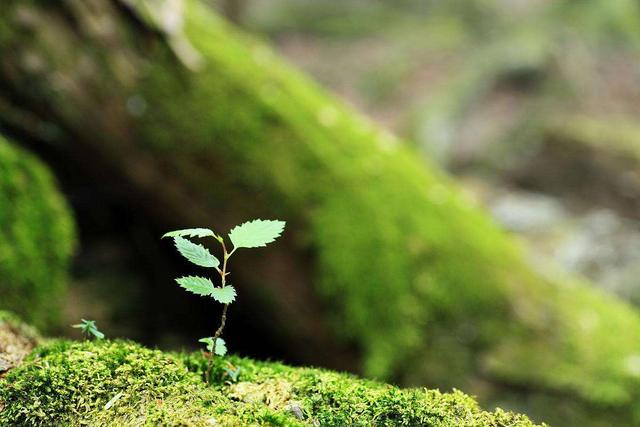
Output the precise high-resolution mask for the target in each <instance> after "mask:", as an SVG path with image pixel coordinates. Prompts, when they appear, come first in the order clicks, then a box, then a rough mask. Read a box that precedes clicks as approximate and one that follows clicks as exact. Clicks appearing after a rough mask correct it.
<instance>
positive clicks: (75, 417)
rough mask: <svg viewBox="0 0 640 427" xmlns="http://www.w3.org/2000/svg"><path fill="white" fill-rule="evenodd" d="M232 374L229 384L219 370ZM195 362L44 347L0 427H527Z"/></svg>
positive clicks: (361, 384)
mask: <svg viewBox="0 0 640 427" xmlns="http://www.w3.org/2000/svg"><path fill="white" fill-rule="evenodd" d="M228 363H232V364H233V365H235V366H236V367H239V368H240V376H239V379H238V381H239V382H238V383H232V382H230V381H229V378H228V377H227V376H225V370H224V368H225V366H226V365H227V364H228ZM205 365H206V361H205V360H204V359H203V358H202V356H201V355H197V354H194V355H185V354H165V353H162V352H160V351H157V350H149V349H146V348H143V347H141V346H139V345H137V344H134V343H131V342H126V341H113V342H112V341H99V342H83V343H72V342H67V341H56V342H51V343H49V344H47V345H45V346H42V347H39V348H37V349H36V350H35V351H34V352H33V353H32V354H31V355H30V356H29V358H28V359H27V360H26V361H25V362H24V363H23V364H22V365H21V366H19V367H18V368H15V369H13V370H11V371H10V372H9V374H7V376H6V377H5V378H4V379H2V380H0V402H1V403H0V405H2V406H1V407H3V409H2V410H1V411H0V424H2V425H12V426H19V425H30V426H45V425H70V426H75V425H86V424H87V423H90V424H91V425H94V426H103V425H127V426H128V425H167V426H169V425H174V426H177V425H189V426H210V425H220V426H243V425H278V426H306V425H309V426H311V425H322V426H343V425H353V426H372V425H379V426H402V425H406V426H417V425H424V426H443V427H444V426H478V427H480V426H482V427H486V426H532V425H533V423H531V421H529V420H528V419H527V418H526V417H525V416H522V415H516V414H512V413H508V412H504V411H502V410H496V411H495V412H485V411H482V410H481V409H480V408H479V407H478V405H477V404H476V402H475V401H474V400H473V399H472V398H470V397H469V396H466V395H465V394H463V393H461V392H458V391H456V392H453V393H440V392H438V391H434V390H419V389H409V390H401V389H398V388H396V387H392V386H389V385H384V384H380V383H376V382H372V381H366V380H361V379H357V378H355V377H352V376H349V375H344V374H338V373H333V372H328V371H323V370H319V369H308V368H290V367H287V366H284V365H280V364H278V363H264V362H255V361H252V360H249V359H242V358H237V357H230V358H226V359H218V360H217V362H216V365H215V368H214V375H213V378H214V382H213V384H212V386H210V387H208V386H206V384H205V383H204V382H203V380H202V370H203V369H204V366H205Z"/></svg>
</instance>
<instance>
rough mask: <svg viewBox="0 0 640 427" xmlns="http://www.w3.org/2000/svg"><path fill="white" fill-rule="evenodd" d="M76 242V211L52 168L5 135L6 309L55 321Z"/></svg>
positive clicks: (1, 236) (0, 182)
mask: <svg viewBox="0 0 640 427" xmlns="http://www.w3.org/2000/svg"><path fill="white" fill-rule="evenodd" d="M74 242H75V234H74V224H73V220H72V216H71V212H70V210H69V208H68V206H67V205H66V203H65V201H64V198H63V196H62V195H61V194H60V192H59V190H58V188H57V187H56V184H55V182H54V179H53V177H52V175H51V173H50V172H49V170H48V169H47V168H46V167H45V166H44V165H43V164H42V163H41V162H39V161H38V160H37V159H35V158H34V157H33V156H31V155H29V154H27V153H26V152H24V151H23V150H21V149H18V148H16V147H14V146H12V145H11V144H10V143H9V142H8V141H7V140H5V139H3V138H2V136H0V309H10V310H12V311H14V312H16V313H18V314H20V315H21V316H22V317H23V318H24V319H26V320H27V321H29V322H30V323H32V324H34V325H36V326H51V325H52V324H54V323H55V322H56V320H57V319H58V315H59V310H60V303H61V301H62V297H63V296H64V294H65V289H66V281H67V273H68V267H69V261H70V257H71V254H72V251H73V247H74Z"/></svg>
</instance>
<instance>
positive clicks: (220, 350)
mask: <svg viewBox="0 0 640 427" xmlns="http://www.w3.org/2000/svg"><path fill="white" fill-rule="evenodd" d="M198 342H201V343H203V344H205V345H206V346H207V351H208V352H212V351H213V337H206V338H200V339H199V340H198ZM225 354H227V343H226V342H225V341H224V340H223V339H222V338H218V339H217V340H216V355H218V356H224V355H225Z"/></svg>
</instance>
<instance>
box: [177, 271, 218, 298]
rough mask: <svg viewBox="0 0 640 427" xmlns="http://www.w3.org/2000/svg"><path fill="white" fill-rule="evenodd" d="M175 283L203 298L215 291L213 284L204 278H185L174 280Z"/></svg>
mask: <svg viewBox="0 0 640 427" xmlns="http://www.w3.org/2000/svg"><path fill="white" fill-rule="evenodd" d="M176 282H178V284H179V285H180V287H182V288H184V289H185V290H186V291H189V292H191V293H194V294H196V295H200V296H205V297H206V296H209V295H211V294H212V293H213V291H214V289H215V287H214V286H213V282H212V281H211V280H210V279H207V278H206V277H199V276H186V277H180V278H178V279H176Z"/></svg>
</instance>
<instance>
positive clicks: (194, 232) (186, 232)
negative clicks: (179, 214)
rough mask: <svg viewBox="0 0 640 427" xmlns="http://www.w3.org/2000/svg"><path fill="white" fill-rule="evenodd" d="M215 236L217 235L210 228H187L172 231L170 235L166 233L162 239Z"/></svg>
mask: <svg viewBox="0 0 640 427" xmlns="http://www.w3.org/2000/svg"><path fill="white" fill-rule="evenodd" d="M208 236H211V237H213V236H215V233H214V232H213V231H212V230H209V229H208V228H185V229H183V230H175V231H170V232H168V233H164V234H163V235H162V238H163V239H164V238H165V237H208Z"/></svg>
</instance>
